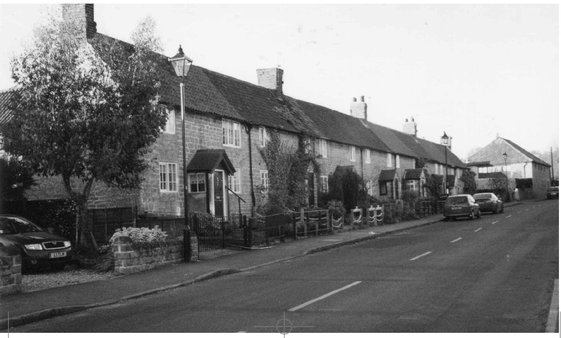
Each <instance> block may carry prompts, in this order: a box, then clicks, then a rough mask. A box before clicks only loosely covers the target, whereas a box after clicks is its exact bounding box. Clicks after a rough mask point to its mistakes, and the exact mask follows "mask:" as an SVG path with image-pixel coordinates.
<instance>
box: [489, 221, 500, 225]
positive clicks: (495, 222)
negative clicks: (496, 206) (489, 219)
mask: <svg viewBox="0 0 561 338" xmlns="http://www.w3.org/2000/svg"><path fill="white" fill-rule="evenodd" d="M497 223H499V221H494V222H493V223H491V224H497Z"/></svg>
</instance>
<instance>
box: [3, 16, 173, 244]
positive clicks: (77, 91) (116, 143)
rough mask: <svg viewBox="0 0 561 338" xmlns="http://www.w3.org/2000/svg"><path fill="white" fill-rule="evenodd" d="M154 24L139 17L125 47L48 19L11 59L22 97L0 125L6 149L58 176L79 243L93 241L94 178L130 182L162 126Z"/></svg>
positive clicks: (126, 185)
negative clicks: (89, 217)
mask: <svg viewBox="0 0 561 338" xmlns="http://www.w3.org/2000/svg"><path fill="white" fill-rule="evenodd" d="M153 28H154V25H153V22H151V21H150V20H145V21H144V22H143V23H142V24H141V25H140V26H139V29H137V31H136V32H135V34H134V35H133V41H134V42H135V44H134V45H132V46H131V45H124V44H122V43H116V42H113V43H108V42H103V41H99V40H100V38H98V37H96V38H94V39H93V40H90V41H89V42H88V41H86V40H85V39H84V38H82V37H80V34H79V32H80V27H78V26H77V25H76V24H74V23H69V22H67V21H62V22H61V21H55V20H53V21H52V22H51V23H50V24H48V25H46V26H45V27H42V28H41V29H39V30H37V31H36V33H35V39H34V42H33V44H32V45H31V48H29V49H27V50H26V51H25V52H24V53H23V54H22V55H21V56H18V57H16V58H14V59H13V60H12V64H11V66H12V77H13V79H14V80H15V82H16V84H17V86H18V87H19V89H20V95H21V98H20V100H18V101H17V102H12V103H11V109H12V110H13V111H14V114H13V118H12V119H11V120H10V121H9V122H8V123H7V124H5V125H4V126H2V128H1V129H0V132H1V133H2V134H3V136H4V145H5V150H6V151H7V152H8V153H10V154H13V155H16V156H21V158H22V161H23V162H25V163H26V164H27V165H28V166H29V167H30V168H31V169H32V170H33V171H34V172H35V173H36V174H39V175H42V176H61V177H62V180H63V182H64V187H65V189H66V191H67V193H68V195H69V197H70V198H71V199H72V200H73V202H75V204H76V207H77V210H78V214H79V217H77V220H76V232H77V234H78V233H79V231H78V230H81V233H82V235H84V234H85V235H86V236H82V238H81V242H82V243H85V242H86V240H87V239H92V242H93V245H94V246H95V242H94V241H93V236H91V229H87V228H85V224H86V222H85V214H86V205H87V201H88V198H89V196H90V192H91V189H92V186H93V185H94V183H95V182H103V183H105V184H107V185H108V186H113V187H119V188H137V187H138V186H139V184H140V181H141V175H140V174H141V173H142V171H143V170H144V169H145V168H146V167H147V163H146V162H145V160H144V157H143V155H144V154H145V153H146V151H147V149H148V146H149V145H151V144H152V143H153V142H154V141H155V140H156V138H157V137H158V135H159V133H160V130H161V128H163V126H164V125H165V121H166V115H165V112H164V111H162V110H161V109H156V107H157V105H156V104H157V103H158V96H157V91H158V81H157V77H156V69H155V66H156V64H157V62H158V59H157V54H155V53H152V52H151V51H150V49H153V48H155V47H157V43H158V40H157V39H155V38H154V37H153V32H154V29H153ZM94 47H96V48H94ZM88 235H89V236H88Z"/></svg>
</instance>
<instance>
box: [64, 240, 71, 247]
mask: <svg viewBox="0 0 561 338" xmlns="http://www.w3.org/2000/svg"><path fill="white" fill-rule="evenodd" d="M71 245H72V244H70V241H64V247H65V248H69V247H70V246H71Z"/></svg>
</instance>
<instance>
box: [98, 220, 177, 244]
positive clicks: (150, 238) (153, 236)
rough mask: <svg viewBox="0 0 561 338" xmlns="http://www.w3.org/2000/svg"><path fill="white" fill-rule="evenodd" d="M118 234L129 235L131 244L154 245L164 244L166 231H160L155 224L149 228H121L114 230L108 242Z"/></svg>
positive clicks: (113, 239) (112, 240)
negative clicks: (152, 227)
mask: <svg viewBox="0 0 561 338" xmlns="http://www.w3.org/2000/svg"><path fill="white" fill-rule="evenodd" d="M120 236H126V237H129V238H130V239H131V240H132V244H133V246H141V247H154V246H158V245H162V244H165V242H166V238H167V236H168V235H167V233H166V232H165V231H162V230H161V229H160V228H159V227H158V226H157V225H156V226H155V227H154V229H149V228H144V227H143V228H133V227H128V228H125V227H123V228H121V230H116V231H115V233H114V234H113V236H111V238H110V239H109V243H111V244H113V242H114V241H115V239H116V238H117V237H120Z"/></svg>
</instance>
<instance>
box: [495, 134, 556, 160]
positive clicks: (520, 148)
mask: <svg viewBox="0 0 561 338" xmlns="http://www.w3.org/2000/svg"><path fill="white" fill-rule="evenodd" d="M503 140H505V141H506V142H507V143H508V144H510V145H511V146H512V147H513V148H515V149H516V150H518V151H519V152H521V153H522V154H524V155H525V156H527V157H529V158H530V159H531V160H532V161H534V162H536V163H539V164H542V165H545V166H548V167H551V165H550V164H549V163H547V162H545V161H544V160H542V159H541V158H539V157H537V156H536V155H534V154H532V153H531V152H529V151H527V150H526V149H524V148H522V147H521V146H519V145H518V144H516V143H514V142H512V141H511V140H507V139H506V138H503Z"/></svg>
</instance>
